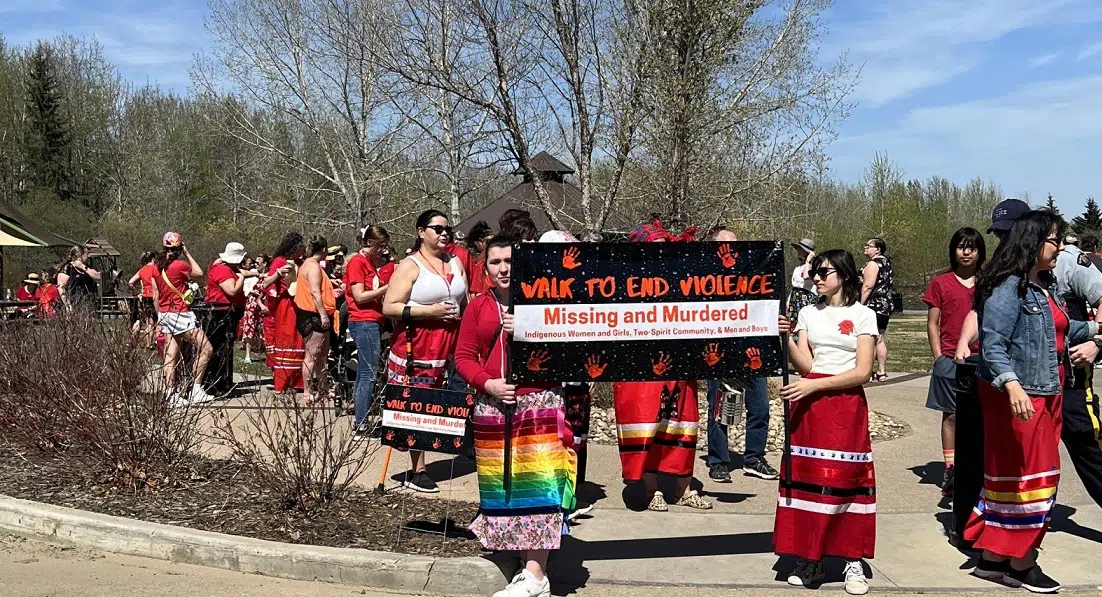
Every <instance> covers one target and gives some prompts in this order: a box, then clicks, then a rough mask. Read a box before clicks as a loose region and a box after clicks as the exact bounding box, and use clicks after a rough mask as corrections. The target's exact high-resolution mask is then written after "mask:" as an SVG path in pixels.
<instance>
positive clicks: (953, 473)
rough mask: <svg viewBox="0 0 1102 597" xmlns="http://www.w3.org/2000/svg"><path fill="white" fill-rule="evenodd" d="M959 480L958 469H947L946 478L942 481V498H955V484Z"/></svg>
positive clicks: (951, 467)
mask: <svg viewBox="0 0 1102 597" xmlns="http://www.w3.org/2000/svg"><path fill="white" fill-rule="evenodd" d="M956 478H957V467H955V466H950V467H948V468H946V469H945V476H944V477H942V479H941V497H947V498H951V497H953V482H954V481H955V480H956Z"/></svg>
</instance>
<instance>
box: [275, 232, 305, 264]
mask: <svg viewBox="0 0 1102 597" xmlns="http://www.w3.org/2000/svg"><path fill="white" fill-rule="evenodd" d="M304 246H306V241H304V240H303V238H302V235H301V234H299V233H298V232H288V233H287V234H285V235H284V236H283V240H281V241H279V246H278V247H276V250H275V252H274V253H272V257H273V258H275V257H283V258H285V259H290V258H291V255H293V254H294V252H295V251H296V250H298V248H299V247H304ZM269 265H271V263H270V262H269Z"/></svg>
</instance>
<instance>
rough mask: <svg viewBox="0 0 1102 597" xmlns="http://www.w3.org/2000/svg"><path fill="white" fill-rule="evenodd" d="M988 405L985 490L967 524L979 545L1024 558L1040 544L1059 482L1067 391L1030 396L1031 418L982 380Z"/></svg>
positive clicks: (967, 531)
mask: <svg viewBox="0 0 1102 597" xmlns="http://www.w3.org/2000/svg"><path fill="white" fill-rule="evenodd" d="M978 390H979V398H980V408H982V409H983V493H982V494H980V499H979V501H978V503H977V504H976V508H975V509H974V510H973V511H972V516H971V517H970V518H969V519H968V524H967V525H965V527H964V538H965V539H967V540H969V541H972V542H973V544H974V546H975V548H976V549H985V550H988V551H991V552H993V553H996V554H998V555H1001V556H1007V557H1011V558H1024V557H1026V556H1027V555H1029V552H1030V550H1031V549H1033V548H1035V547H1040V546H1041V540H1042V539H1044V538H1045V533H1047V532H1048V527H1049V523H1050V522H1051V520H1052V507H1053V506H1054V505H1056V486H1057V484H1059V482H1060V431H1061V428H1062V427H1063V424H1064V418H1063V404H1064V397H1063V395H1062V394H1060V395H1056V396H1030V398H1031V399H1032V401H1033V409H1034V411H1035V412H1034V414H1033V418H1032V419H1030V420H1029V421H1021V420H1018V419H1017V418H1015V417H1014V412H1013V411H1012V410H1011V407H1010V398H1009V396H1008V395H1007V393H1006V392H1000V391H999V390H996V389H995V388H994V387H993V386H991V385H990V384H988V383H985V382H983V381H980V382H979V388H978Z"/></svg>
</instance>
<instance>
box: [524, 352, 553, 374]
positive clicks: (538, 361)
mask: <svg viewBox="0 0 1102 597" xmlns="http://www.w3.org/2000/svg"><path fill="white" fill-rule="evenodd" d="M550 360H551V355H549V354H547V351H546V350H541V351H539V352H531V353H528V363H527V367H528V370H529V371H531V372H533V373H539V372H540V371H546V369H544V368H543V366H544V365H546V364H547V362H548V361H550Z"/></svg>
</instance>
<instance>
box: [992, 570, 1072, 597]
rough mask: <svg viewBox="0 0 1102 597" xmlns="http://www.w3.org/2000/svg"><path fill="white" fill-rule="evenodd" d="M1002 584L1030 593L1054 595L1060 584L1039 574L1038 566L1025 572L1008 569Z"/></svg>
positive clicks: (1045, 575) (1041, 573) (1043, 574)
mask: <svg viewBox="0 0 1102 597" xmlns="http://www.w3.org/2000/svg"><path fill="white" fill-rule="evenodd" d="M1003 582H1005V583H1006V584H1007V585H1009V586H1011V587H1022V588H1023V589H1025V590H1027V591H1029V592H1030V593H1056V592H1057V591H1059V590H1060V583H1058V582H1056V581H1055V580H1052V578H1050V577H1049V576H1048V575H1047V574H1045V573H1044V572H1041V567H1040V566H1034V567H1032V568H1028V569H1026V570H1015V569H1013V568H1009V569H1008V571H1007V573H1006V579H1005V580H1004V581H1003Z"/></svg>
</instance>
